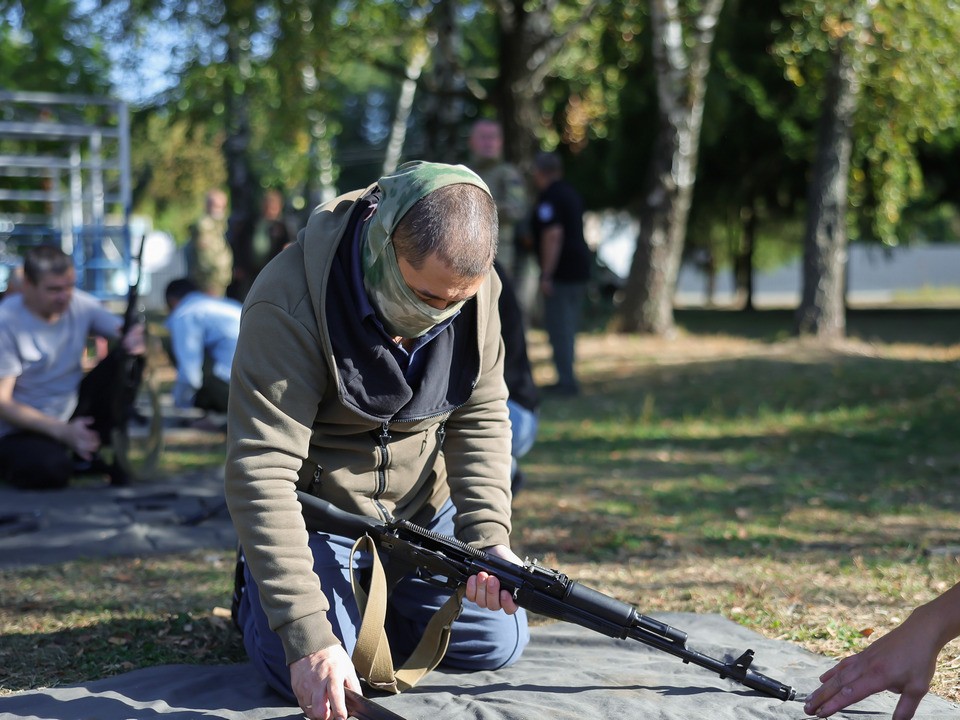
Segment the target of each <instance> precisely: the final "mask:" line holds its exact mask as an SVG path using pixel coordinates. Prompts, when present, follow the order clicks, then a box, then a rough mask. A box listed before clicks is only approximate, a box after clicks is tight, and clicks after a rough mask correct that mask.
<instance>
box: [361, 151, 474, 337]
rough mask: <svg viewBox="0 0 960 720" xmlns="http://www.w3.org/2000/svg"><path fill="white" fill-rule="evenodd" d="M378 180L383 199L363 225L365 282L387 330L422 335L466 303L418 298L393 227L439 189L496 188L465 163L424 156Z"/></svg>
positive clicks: (409, 335)
mask: <svg viewBox="0 0 960 720" xmlns="http://www.w3.org/2000/svg"><path fill="white" fill-rule="evenodd" d="M377 184H378V185H379V187H380V190H381V191H382V196H381V199H380V203H379V204H378V205H377V209H376V212H375V213H374V214H373V216H372V217H371V218H370V219H369V220H368V221H367V222H366V224H365V225H364V229H363V246H362V251H361V258H362V263H363V285H364V288H365V289H366V291H367V295H368V296H369V297H370V301H371V302H372V303H373V305H374V307H376V309H377V311H378V315H379V316H380V320H381V321H382V322H383V325H384V328H385V329H386V330H387V332H389V333H390V334H391V335H395V336H398V337H402V338H410V339H412V338H418V337H420V336H422V335H424V334H425V333H427V332H428V331H429V330H430V329H431V328H432V327H434V326H436V325H438V324H440V323H441V322H443V321H444V320H447V319H448V318H450V317H452V316H453V315H455V314H456V313H457V312H459V311H460V308H461V307H462V306H463V303H462V302H459V303H456V304H454V305H451V306H449V307H446V308H444V309H443V310H438V309H436V308H434V307H431V306H430V305H428V304H427V303H425V302H424V301H423V300H421V299H420V298H419V297H417V295H416V294H415V293H414V292H413V291H412V290H411V289H410V287H409V286H408V285H407V283H406V282H405V281H404V279H403V275H402V274H401V273H400V266H399V265H398V263H397V255H396V250H395V249H394V246H393V231H394V230H395V229H396V227H397V223H399V222H400V220H401V218H403V216H404V215H405V214H406V213H407V211H408V210H409V209H410V208H412V207H413V206H414V204H415V203H416V202H417V201H418V200H420V199H421V198H424V197H426V196H427V195H429V194H430V193H432V192H433V191H434V190H437V189H438V188H441V187H445V186H447V185H457V184H468V185H475V186H477V187H479V188H481V189H482V190H483V191H484V192H486V193H487V194H488V195H489V194H490V190H489V189H488V188H487V186H486V185H485V184H484V182H483V180H481V179H480V177H479V176H478V175H477V174H476V173H474V172H473V171H472V170H470V169H469V168H466V167H464V166H463V165H444V164H441V163H427V162H419V161H418V162H409V163H405V164H403V165H401V166H400V167H399V168H398V169H397V171H396V172H395V173H393V174H392V175H387V176H385V177H382V178H380V180H379V181H378V183H377Z"/></svg>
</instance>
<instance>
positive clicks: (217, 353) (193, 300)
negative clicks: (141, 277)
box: [166, 278, 242, 413]
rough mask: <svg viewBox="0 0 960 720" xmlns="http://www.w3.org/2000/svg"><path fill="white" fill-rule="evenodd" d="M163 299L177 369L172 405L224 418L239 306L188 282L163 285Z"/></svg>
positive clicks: (235, 345)
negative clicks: (167, 308)
mask: <svg viewBox="0 0 960 720" xmlns="http://www.w3.org/2000/svg"><path fill="white" fill-rule="evenodd" d="M166 300H167V307H169V308H170V316H169V317H168V318H167V329H168V330H169V331H170V343H171V354H172V355H173V360H174V363H175V364H176V366H177V379H176V381H175V382H174V384H173V403H174V405H175V406H177V407H178V408H190V407H195V408H199V409H201V410H209V411H212V412H217V413H225V412H226V411H227V396H228V394H229V390H230V368H231V366H232V365H233V353H234V351H235V350H236V348H237V337H238V336H239V334H240V311H241V309H242V305H241V304H240V303H239V302H237V301H236V300H230V299H228V298H220V297H212V296H210V295H207V294H206V293H203V292H200V291H199V289H198V288H197V286H196V285H195V284H194V283H193V281H191V280H188V279H187V278H181V279H179V280H173V281H171V282H170V284H169V285H167V290H166Z"/></svg>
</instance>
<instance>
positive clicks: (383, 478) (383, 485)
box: [373, 421, 393, 521]
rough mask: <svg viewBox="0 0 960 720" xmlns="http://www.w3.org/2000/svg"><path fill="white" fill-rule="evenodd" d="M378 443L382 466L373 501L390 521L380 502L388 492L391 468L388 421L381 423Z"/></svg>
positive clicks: (380, 466)
mask: <svg viewBox="0 0 960 720" xmlns="http://www.w3.org/2000/svg"><path fill="white" fill-rule="evenodd" d="M377 441H378V442H379V444H380V464H379V465H378V466H377V487H376V488H375V489H374V491H373V501H374V502H375V503H376V505H377V508H378V509H379V510H380V512H381V513H382V515H383V517H384V519H386V520H388V521H389V520H391V519H392V518H393V516H392V515H391V514H390V511H388V510H387V509H386V508H385V507H384V506H383V503H381V502H380V497H381V496H382V495H383V493H384V492H386V490H387V468H388V467H389V466H390V447H389V445H387V443H389V442H390V423H389V422H388V421H384V422H382V423H380V434H379V435H378V436H377Z"/></svg>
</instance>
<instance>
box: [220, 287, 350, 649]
mask: <svg viewBox="0 0 960 720" xmlns="http://www.w3.org/2000/svg"><path fill="white" fill-rule="evenodd" d="M316 332H317V331H316V328H315V327H314V328H313V329H312V330H311V329H310V328H309V327H308V326H307V325H306V324H304V323H303V322H301V321H300V320H299V319H298V318H297V317H295V316H294V315H293V314H292V313H291V312H289V311H288V310H287V309H285V308H282V307H279V306H278V305H276V304H273V303H271V302H266V301H259V302H253V303H252V304H251V305H249V306H248V307H247V308H246V309H245V310H244V314H243V318H242V320H241V325H240V337H239V341H238V344H237V351H236V354H235V356H234V363H233V370H232V375H231V381H230V401H229V410H228V442H227V447H228V451H227V465H226V474H225V478H226V480H225V482H226V487H225V491H226V499H227V504H228V507H229V509H230V515H231V517H232V518H233V523H234V526H235V527H236V530H237V535H238V537H239V540H240V544H241V546H242V547H243V550H244V554H245V556H246V559H247V563H248V565H249V568H250V572H251V573H252V574H253V577H254V578H255V579H256V581H257V584H258V586H259V589H260V599H261V602H262V604H263V609H264V611H265V613H266V615H267V618H268V620H269V623H270V627H271V628H272V629H273V630H274V631H275V632H276V633H277V634H278V635H279V636H280V639H281V641H282V643H283V647H284V651H285V653H286V658H287V662H288V663H289V662H293V661H295V660H298V659H300V658H302V657H304V656H306V655H309V654H310V653H313V652H316V651H317V650H321V649H323V648H325V647H329V646H331V645H335V644H337V643H338V642H339V640H338V639H337V637H336V636H335V635H334V633H333V630H332V628H331V626H330V623H329V621H328V620H327V618H326V612H327V610H328V609H329V607H330V605H329V602H328V601H327V598H326V597H325V596H324V594H323V593H322V591H321V588H320V581H319V578H318V577H317V576H316V574H315V573H314V572H313V555H312V553H311V551H310V548H309V546H308V535H307V531H306V528H305V526H304V521H303V517H302V515H301V514H300V504H299V502H298V501H297V497H296V493H295V490H296V481H297V473H298V471H299V469H300V467H301V464H302V462H303V459H304V458H305V457H307V451H308V447H309V443H310V434H311V428H312V425H313V421H314V419H315V416H316V412H317V405H318V403H319V401H320V399H321V398H322V396H323V393H324V391H325V386H326V370H325V363H324V362H323V359H322V358H321V357H320V355H319V351H318V347H319V340H318V338H317V336H316Z"/></svg>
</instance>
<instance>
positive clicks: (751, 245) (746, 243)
mask: <svg viewBox="0 0 960 720" xmlns="http://www.w3.org/2000/svg"><path fill="white" fill-rule="evenodd" d="M742 217H743V222H742V225H741V228H742V235H741V238H740V249H739V252H738V253H737V255H736V257H735V258H734V284H735V287H736V290H737V294H738V295H739V296H740V298H742V301H743V305H742V306H741V308H740V309H741V310H744V311H747V312H750V311H752V310H753V309H754V305H753V255H754V251H755V249H756V247H757V212H756V209H755V208H750V209H749V210H744V212H743V215H742Z"/></svg>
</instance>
